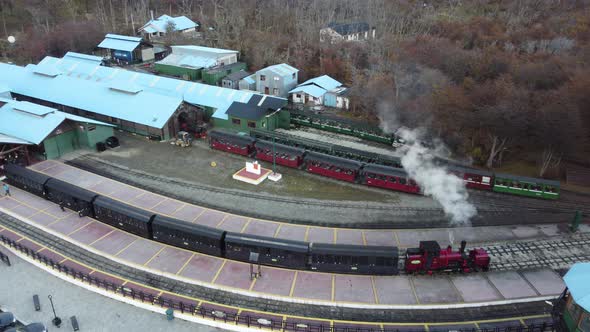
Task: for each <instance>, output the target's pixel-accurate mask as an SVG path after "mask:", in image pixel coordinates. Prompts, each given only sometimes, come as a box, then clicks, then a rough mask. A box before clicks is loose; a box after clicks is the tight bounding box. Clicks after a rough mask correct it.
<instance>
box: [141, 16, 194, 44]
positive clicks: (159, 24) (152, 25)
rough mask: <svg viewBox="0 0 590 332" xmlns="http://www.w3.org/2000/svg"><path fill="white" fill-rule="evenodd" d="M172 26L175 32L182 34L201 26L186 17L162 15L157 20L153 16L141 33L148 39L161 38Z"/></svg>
mask: <svg viewBox="0 0 590 332" xmlns="http://www.w3.org/2000/svg"><path fill="white" fill-rule="evenodd" d="M170 24H172V25H173V26H174V31H178V32H182V33H187V32H192V31H195V29H196V28H197V27H198V26H199V25H198V24H197V23H195V22H193V21H192V20H191V19H189V18H188V17H186V16H178V17H171V16H168V15H162V16H160V17H158V18H157V19H153V16H152V19H151V20H150V21H149V22H147V23H146V24H145V25H144V26H143V27H141V28H140V29H139V32H140V33H142V34H144V35H145V37H146V38H148V39H151V37H160V36H162V35H165V34H166V32H167V31H166V29H167V27H168V26H169V25H170Z"/></svg>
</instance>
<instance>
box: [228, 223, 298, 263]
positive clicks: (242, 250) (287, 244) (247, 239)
mask: <svg viewBox="0 0 590 332" xmlns="http://www.w3.org/2000/svg"><path fill="white" fill-rule="evenodd" d="M308 250H309V243H307V242H303V241H293V240H284V239H275V238H271V237H265V236H258V235H250V234H238V233H231V232H227V234H226V235H225V258H228V259H235V260H239V261H244V262H248V261H249V258H250V252H256V253H258V254H260V256H259V257H258V259H259V263H260V264H264V265H273V266H282V267H288V268H295V269H303V268H305V267H306V263H307V253H308Z"/></svg>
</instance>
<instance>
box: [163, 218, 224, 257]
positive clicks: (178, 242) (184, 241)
mask: <svg viewBox="0 0 590 332" xmlns="http://www.w3.org/2000/svg"><path fill="white" fill-rule="evenodd" d="M152 231H153V239H154V240H156V241H159V242H163V243H166V244H171V245H173V246H177V247H180V248H185V249H189V250H194V251H198V252H202V253H204V254H209V255H214V256H222V249H223V247H222V246H223V237H224V235H225V231H224V230H220V229H216V228H211V227H207V226H203V225H198V224H193V223H190V222H187V221H184V220H179V219H175V218H170V217H164V216H160V215H156V217H155V218H154V220H153V222H152Z"/></svg>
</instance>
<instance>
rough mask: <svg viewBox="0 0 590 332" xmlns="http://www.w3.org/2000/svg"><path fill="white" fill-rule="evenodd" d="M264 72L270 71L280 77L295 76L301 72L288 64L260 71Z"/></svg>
mask: <svg viewBox="0 0 590 332" xmlns="http://www.w3.org/2000/svg"><path fill="white" fill-rule="evenodd" d="M263 70H270V71H272V72H274V73H276V74H278V75H281V76H285V75H293V74H295V73H297V72H298V71H299V69H297V68H294V67H291V66H289V65H288V64H286V63H280V64H278V65H273V66H269V67H266V68H263V69H260V70H259V71H263Z"/></svg>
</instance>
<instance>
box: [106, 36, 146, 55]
mask: <svg viewBox="0 0 590 332" xmlns="http://www.w3.org/2000/svg"><path fill="white" fill-rule="evenodd" d="M140 43H141V38H139V37H129V36H121V35H114V34H110V33H109V34H107V35H106V36H105V39H104V40H103V41H102V42H101V43H100V44H98V47H99V48H107V49H111V50H118V51H127V52H131V51H133V50H134V49H136V48H137V47H138V46H139V44H140Z"/></svg>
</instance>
